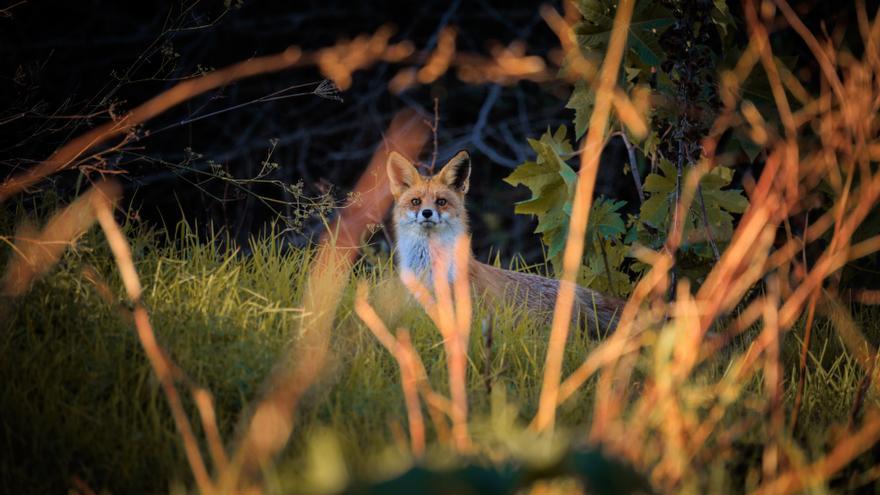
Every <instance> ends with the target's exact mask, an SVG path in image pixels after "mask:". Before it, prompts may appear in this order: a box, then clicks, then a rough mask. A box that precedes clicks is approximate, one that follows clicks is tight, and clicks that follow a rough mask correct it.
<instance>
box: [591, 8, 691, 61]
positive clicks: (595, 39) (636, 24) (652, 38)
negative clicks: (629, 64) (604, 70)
mask: <svg viewBox="0 0 880 495" xmlns="http://www.w3.org/2000/svg"><path fill="white" fill-rule="evenodd" d="M578 8H579V10H580V11H581V14H582V15H583V18H584V20H583V22H581V23H580V24H579V25H578V26H577V27H576V28H575V32H576V33H577V35H578V42H579V43H580V44H581V45H582V46H584V47H586V48H587V49H589V50H593V51H600V52H603V53H604V52H605V50H606V49H607V47H608V42H609V40H610V39H611V31H612V29H613V27H614V13H615V12H616V8H617V7H616V2H611V1H608V0H583V1H581V2H579V4H578ZM674 22H675V18H674V17H673V16H672V13H671V12H669V10H667V9H666V8H665V7H663V6H662V5H659V4H657V3H656V2H652V1H649V0H639V1H638V2H637V3H636V6H635V8H634V10H633V15H632V21H631V22H630V25H629V30H628V32H627V37H626V46H627V50H628V51H629V52H630V53H632V54H634V55H635V56H636V57H637V61H638V63H639V64H641V65H644V66H655V67H656V66H659V65H660V63H661V62H662V61H663V60H664V59H665V53H664V52H663V49H662V48H661V47H660V35H661V34H662V33H663V31H665V30H666V28H668V27H669V26H671V25H672V24H673V23H674Z"/></svg>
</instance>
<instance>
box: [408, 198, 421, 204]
mask: <svg viewBox="0 0 880 495" xmlns="http://www.w3.org/2000/svg"><path fill="white" fill-rule="evenodd" d="M410 203H412V205H413V206H419V205H420V204H422V200H421V199H419V198H413V199H412V201H410Z"/></svg>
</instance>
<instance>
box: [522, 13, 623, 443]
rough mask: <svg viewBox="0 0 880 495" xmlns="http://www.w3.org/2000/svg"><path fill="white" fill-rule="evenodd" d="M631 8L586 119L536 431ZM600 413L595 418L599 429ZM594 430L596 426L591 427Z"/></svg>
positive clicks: (544, 421)
mask: <svg viewBox="0 0 880 495" xmlns="http://www.w3.org/2000/svg"><path fill="white" fill-rule="evenodd" d="M633 5H634V2H633V1H632V0H623V1H622V2H621V3H620V6H619V7H618V9H617V14H616V15H615V18H614V29H613V31H612V33H611V41H610V42H609V45H608V52H607V53H606V54H605V59H604V62H603V63H602V68H601V69H600V72H599V76H598V78H599V79H598V85H597V87H596V104H595V107H594V110H593V113H592V115H591V116H590V123H589V131H587V137H586V139H585V140H584V144H583V150H582V152H581V166H580V170H579V172H578V181H577V185H576V186H575V193H574V199H573V201H572V204H573V206H572V212H571V221H570V223H569V228H568V232H569V234H568V238H567V239H566V242H565V252H564V254H563V274H562V278H561V280H560V289H559V295H558V297H557V300H556V306H555V308H554V310H553V323H552V326H551V330H550V340H549V346H548V349H547V360H546V364H545V366H544V383H543V386H542V388H541V398H540V403H539V406H538V413H537V416H536V420H535V427H536V428H537V429H538V430H539V431H540V430H546V429H548V428H552V427H553V424H554V421H555V418H556V406H557V403H558V395H559V381H560V378H561V374H562V354H563V351H564V349H565V342H566V340H567V339H568V330H569V325H570V323H571V311H572V307H573V305H574V283H575V279H576V276H577V270H578V268H579V267H580V264H581V257H582V255H583V251H584V235H585V233H586V229H587V221H588V219H589V215H590V204H591V202H592V197H593V186H594V184H595V181H596V172H597V170H598V165H599V152H600V151H601V147H602V143H603V142H604V140H605V132H606V128H607V126H608V118H609V116H610V112H611V105H612V100H613V98H614V88H615V87H616V81H617V74H618V69H619V67H620V63H621V60H622V58H623V51H624V47H625V45H626V35H627V32H628V30H627V28H628V26H629V21H630V17H631V16H632V10H633ZM600 418H601V413H600V414H599V415H598V418H597V419H599V422H600V423H601V419H600ZM594 424H595V423H594Z"/></svg>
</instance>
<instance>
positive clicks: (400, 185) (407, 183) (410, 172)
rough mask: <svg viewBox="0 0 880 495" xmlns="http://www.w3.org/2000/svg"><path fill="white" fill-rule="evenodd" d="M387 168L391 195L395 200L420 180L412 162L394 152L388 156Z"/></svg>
mask: <svg viewBox="0 0 880 495" xmlns="http://www.w3.org/2000/svg"><path fill="white" fill-rule="evenodd" d="M387 167H388V179H389V184H390V185H391V194H392V195H394V197H395V198H396V197H398V196H400V195H401V194H402V193H403V191H406V190H407V189H409V188H410V187H412V186H413V185H415V184H416V182H418V180H419V178H420V177H419V171H418V170H416V167H415V166H414V165H413V164H412V162H411V161H409V160H407V159H406V158H404V157H403V155H401V154H400V153H398V152H396V151H392V152H391V154H389V155H388V164H387Z"/></svg>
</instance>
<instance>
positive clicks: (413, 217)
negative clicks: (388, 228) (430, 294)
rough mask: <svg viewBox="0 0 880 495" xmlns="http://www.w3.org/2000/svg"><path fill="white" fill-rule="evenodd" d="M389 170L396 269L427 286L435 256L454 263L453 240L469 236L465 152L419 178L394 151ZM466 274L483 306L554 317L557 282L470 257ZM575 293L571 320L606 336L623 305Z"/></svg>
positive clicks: (587, 291)
mask: <svg viewBox="0 0 880 495" xmlns="http://www.w3.org/2000/svg"><path fill="white" fill-rule="evenodd" d="M387 167H388V177H389V179H390V185H391V194H392V195H393V196H394V210H393V222H394V229H395V233H396V237H397V266H398V269H399V271H400V272H401V273H403V272H405V271H410V272H412V273H413V274H415V275H416V276H417V277H419V278H421V279H422V280H423V281H426V282H428V283H427V284H426V285H428V286H429V287H430V286H431V284H430V281H431V280H432V277H433V274H432V273H431V271H432V266H434V265H433V260H434V259H435V257H436V256H438V255H440V254H444V255H447V254H448V256H447V257H446V259H447V260H450V259H452V256H451V253H452V252H453V250H454V246H455V242H456V239H457V238H458V237H460V236H463V235H469V234H470V232H469V228H468V215H467V210H466V209H465V194H466V193H467V191H468V187H469V183H470V173H471V160H470V156H469V155H468V153H467V152H466V151H460V152H458V153H457V154H456V155H455V156H453V157H452V159H450V160H449V161H448V162H447V163H446V164H445V165H444V166H443V168H442V169H441V170H440V171H439V172H438V173H436V174H435V175H433V176H431V177H422V176H421V175H420V174H419V172H418V170H417V169H416V167H415V166H414V165H413V164H412V162H410V161H409V160H407V159H406V158H404V157H403V156H402V155H400V154H399V153H397V152H393V151H392V152H391V154H390V155H389V157H388V163H387ZM438 250H442V251H443V252H444V253H437V251H438ZM432 254H433V255H432ZM455 273H456V271H455V267H454V266H451V267H450V270H449V273H448V275H447V276H448V277H449V278H450V282H452V280H453V279H454V274H455ZM468 274H469V276H470V279H471V283H472V285H473V288H474V291H475V293H476V295H477V296H478V297H482V298H484V300H486V301H487V302H490V303H497V302H507V303H510V302H513V303H514V304H518V305H520V306H522V307H524V308H525V309H526V310H527V311H528V312H529V313H530V314H531V315H532V316H537V317H539V318H543V319H546V320H548V321H549V319H550V318H551V317H552V314H553V306H554V304H555V302H556V294H557V293H558V291H559V284H560V282H559V281H558V280H553V279H549V278H546V277H542V276H539V275H533V274H529V273H522V272H514V271H511V270H504V269H501V268H496V267H494V266H491V265H487V264H485V263H480V262H479V261H477V260H476V259H474V258H473V256H470V257H469V259H468ZM575 290H576V295H575V309H574V311H573V319H575V320H579V322H580V324H581V325H582V326H585V327H587V328H590V329H595V330H596V332H591V333H597V334H604V333H606V332H607V331H609V330H611V329H613V327H614V325H615V318H616V317H617V316H619V313H620V310H621V309H622V308H623V302H622V301H620V300H618V299H616V298H613V297H609V296H606V295H603V294H600V293H598V292H595V291H593V290H590V289H586V288H584V287H580V286H577V287H576V289H575Z"/></svg>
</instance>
